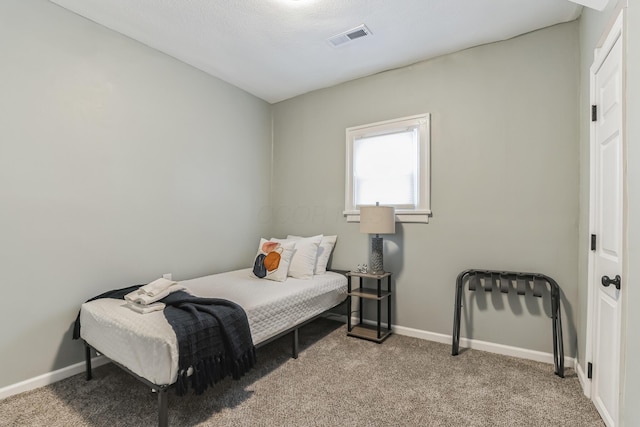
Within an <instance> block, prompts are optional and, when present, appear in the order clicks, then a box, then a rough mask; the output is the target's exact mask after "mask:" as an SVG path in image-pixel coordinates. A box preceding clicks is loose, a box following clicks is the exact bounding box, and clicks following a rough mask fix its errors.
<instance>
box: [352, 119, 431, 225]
mask: <svg viewBox="0 0 640 427" xmlns="http://www.w3.org/2000/svg"><path fill="white" fill-rule="evenodd" d="M429 134H430V129H429V114H421V115H419V116H411V117H403V118H401V119H396V120H388V121H385V122H378V123H372V124H369V125H364V126H356V127H351V128H348V129H347V176H346V194H345V211H344V214H345V215H346V216H347V221H350V222H358V221H360V210H359V207H360V206H362V205H375V204H376V202H379V203H380V204H381V205H385V206H394V207H395V208H396V217H397V218H398V220H399V221H401V222H428V219H429V215H430V214H431V210H430V203H429V190H430V174H429V163H430V155H429V153H430V135H429Z"/></svg>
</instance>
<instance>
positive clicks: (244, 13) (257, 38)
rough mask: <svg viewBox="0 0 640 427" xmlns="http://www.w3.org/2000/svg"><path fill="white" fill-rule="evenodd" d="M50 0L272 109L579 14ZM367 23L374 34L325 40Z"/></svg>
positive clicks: (524, 1)
mask: <svg viewBox="0 0 640 427" xmlns="http://www.w3.org/2000/svg"><path fill="white" fill-rule="evenodd" d="M51 1H52V2H54V3H56V4H58V5H60V6H63V7H65V8H67V9H69V10H71V11H73V12H76V13H77V14H79V15H81V16H84V17H86V18H89V19H91V20H93V21H95V22H97V23H99V24H102V25H104V26H106V27H108V28H111V29H113V30H115V31H117V32H119V33H122V34H124V35H127V36H129V37H131V38H133V39H135V40H138V41H140V42H142V43H144V44H146V45H148V46H151V47H153V48H155V49H157V50H159V51H161V52H164V53H166V54H168V55H171V56H173V57H175V58H177V59H180V60H182V61H184V62H186V63H188V64H191V65H193V66H194V67H197V68H199V69H201V70H203V71H205V72H207V73H209V74H211V75H213V76H216V77H218V78H220V79H222V80H224V81H226V82H229V83H231V84H233V85H235V86H237V87H239V88H242V89H244V90H246V91H247V92H249V93H252V94H254V95H255V96H257V97H260V98H262V99H264V100H266V101H268V102H270V103H274V102H278V101H282V100H284V99H287V98H291V97H294V96H296V95H300V94H302V93H306V92H309V91H312V90H315V89H320V88H323V87H328V86H333V85H335V84H337V83H341V82H345V81H348V80H352V79H355V78H358V77H363V76H367V75H371V74H375V73H378V72H381V71H384V70H389V69H393V68H397V67H401V66H404V65H408V64H412V63H415V62H419V61H422V60H425V59H429V58H433V57H435V56H439V55H443V54H446V53H451V52H455V51H458V50H461V49H466V48H469V47H472V46H477V45H480V44H485V43H490V42H494V41H499V40H505V39H508V38H511V37H515V36H517V35H520V34H524V33H527V32H530V31H534V30H537V29H539V28H544V27H547V26H550V25H554V24H558V23H561V22H567V21H571V20H574V19H576V18H577V17H578V16H579V15H580V12H581V6H579V5H577V4H575V3H573V2H571V1H568V0H51ZM572 1H578V0H572ZM360 24H365V25H366V26H367V27H368V28H369V29H370V30H371V33H372V35H371V36H367V37H364V38H361V39H356V40H354V41H352V42H350V43H347V44H345V45H342V46H340V47H338V48H335V47H332V46H331V45H330V44H329V43H328V42H327V40H326V39H327V38H329V37H331V36H333V35H336V34H339V33H342V32H344V31H347V30H349V29H351V28H354V27H356V26H358V25H360Z"/></svg>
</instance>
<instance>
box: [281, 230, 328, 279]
mask: <svg viewBox="0 0 640 427" xmlns="http://www.w3.org/2000/svg"><path fill="white" fill-rule="evenodd" d="M287 239H288V240H289V239H290V240H298V239H303V237H300V236H293V235H291V234H290V235H288V236H287ZM337 239H338V236H322V240H321V241H320V246H318V256H317V258H316V266H315V269H314V273H315V274H324V273H326V272H327V264H329V257H331V252H333V248H334V246H335V245H336V240H337Z"/></svg>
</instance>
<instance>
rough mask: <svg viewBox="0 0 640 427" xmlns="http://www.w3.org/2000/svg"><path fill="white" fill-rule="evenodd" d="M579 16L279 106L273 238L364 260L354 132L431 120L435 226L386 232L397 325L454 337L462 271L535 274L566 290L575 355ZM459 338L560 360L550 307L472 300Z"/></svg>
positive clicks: (338, 261)
mask: <svg viewBox="0 0 640 427" xmlns="http://www.w3.org/2000/svg"><path fill="white" fill-rule="evenodd" d="M578 35H579V34H578V24H577V23H576V22H573V23H569V24H563V25H558V26H554V27H551V28H548V29H544V30H541V31H537V32H534V33H531V34H527V35H525V36H522V37H518V38H515V39H512V40H508V41H505V42H501V43H495V44H491V45H486V46H481V47H476V48H473V49H468V50H465V51H462V52H459V53H455V54H452V55H447V56H443V57H440V58H437V59H434V60H430V61H426V62H422V63H419V64H415V65H412V66H409V67H404V68H401V69H397V70H393V71H389V72H385V73H381V74H377V75H374V76H370V77H367V78H363V79H359V80H355V81H351V82H348V83H345V84H342V85H338V86H335V87H331V88H328V89H324V90H319V91H315V92H312V93H309V94H306V95H303V96H299V97H296V98H294V99H291V100H288V101H284V102H281V103H278V104H275V105H274V106H273V118H274V163H273V184H272V191H273V192H272V209H271V211H272V212H273V222H274V224H273V227H274V228H273V231H274V234H275V235H279V236H282V235H285V234H287V233H299V234H306V235H310V234H314V233H325V234H338V235H339V238H338V243H337V247H336V250H335V254H334V258H333V266H334V267H338V268H353V267H355V266H356V264H359V263H362V262H366V261H367V248H368V236H366V235H361V234H360V233H359V232H358V225H357V224H353V223H346V221H345V219H344V217H343V216H342V215H341V212H342V210H343V208H344V183H345V177H344V166H345V128H347V127H349V126H355V125H361V124H366V123H371V122H376V121H380V120H386V119H393V118H398V117H403V116H408V115H413V114H419V113H424V112H428V113H431V114H432V117H431V120H432V140H431V154H432V160H431V164H432V187H431V190H432V200H431V206H432V210H433V217H432V218H431V221H430V223H429V224H426V225H425V224H401V225H399V226H398V227H397V233H396V234H395V235H392V236H385V267H386V268H387V270H390V271H393V272H394V273H395V275H394V278H395V284H394V286H395V291H396V299H395V304H394V306H395V315H394V316H393V323H394V324H396V325H399V326H403V327H407V328H415V329H419V330H426V331H431V332H436V333H441V334H451V328H452V314H453V310H452V309H453V298H454V284H455V278H456V276H457V274H458V273H459V272H460V271H462V270H464V269H466V268H472V267H475V268H491V269H507V270H518V271H534V272H541V273H545V274H548V275H550V276H551V277H553V278H555V279H556V280H557V281H558V282H559V283H560V285H561V287H562V291H563V310H564V312H563V316H564V319H563V320H564V326H565V346H566V350H567V351H566V353H567V355H574V354H575V348H576V324H575V321H576V310H577V304H578V290H577V274H576V273H577V270H578V267H577V262H578V257H577V253H578V251H577V242H578V235H577V231H578V207H579V188H578V178H579V173H578V172H579V167H578V166H579V162H578V160H579V156H578V154H579V146H578V116H577V113H578V112H577V108H576V107H577V105H578V96H579V77H578V72H579V68H578V67H579V45H578ZM467 300H468V301H467V303H466V304H465V306H466V319H470V318H472V319H473V321H472V322H471V325H472V326H469V327H466V326H467V325H466V324H467V321H463V331H462V335H463V336H466V337H472V338H474V339H478V340H484V341H490V342H495V343H501V344H506V345H511V346H516V347H523V348H527V349H531V350H538V351H543V352H547V353H550V352H551V351H552V338H551V322H550V320H549V318H548V317H547V315H548V314H549V313H548V305H549V301H548V300H545V301H544V302H545V305H544V306H543V305H542V303H541V302H542V301H541V300H538V299H535V300H534V299H533V298H526V299H522V298H518V297H515V296H511V297H509V298H506V297H503V296H502V295H501V294H499V293H497V294H496V293H493V294H490V295H485V294H484V293H481V294H477V295H476V294H474V295H468V296H467Z"/></svg>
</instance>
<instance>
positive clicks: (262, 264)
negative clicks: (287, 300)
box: [253, 239, 295, 282]
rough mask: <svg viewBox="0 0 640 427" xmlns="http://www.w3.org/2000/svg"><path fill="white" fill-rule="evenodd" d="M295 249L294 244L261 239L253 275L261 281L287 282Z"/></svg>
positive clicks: (254, 262)
mask: <svg viewBox="0 0 640 427" xmlns="http://www.w3.org/2000/svg"><path fill="white" fill-rule="evenodd" d="M294 248H295V243H294V242H273V241H269V240H267V239H260V246H259V247H258V253H257V254H256V257H255V259H254V261H253V275H254V276H255V277H257V278H259V279H269V280H275V281H277V282H284V281H285V280H287V273H288V272H289V265H290V263H291V257H292V256H293V251H294Z"/></svg>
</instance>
